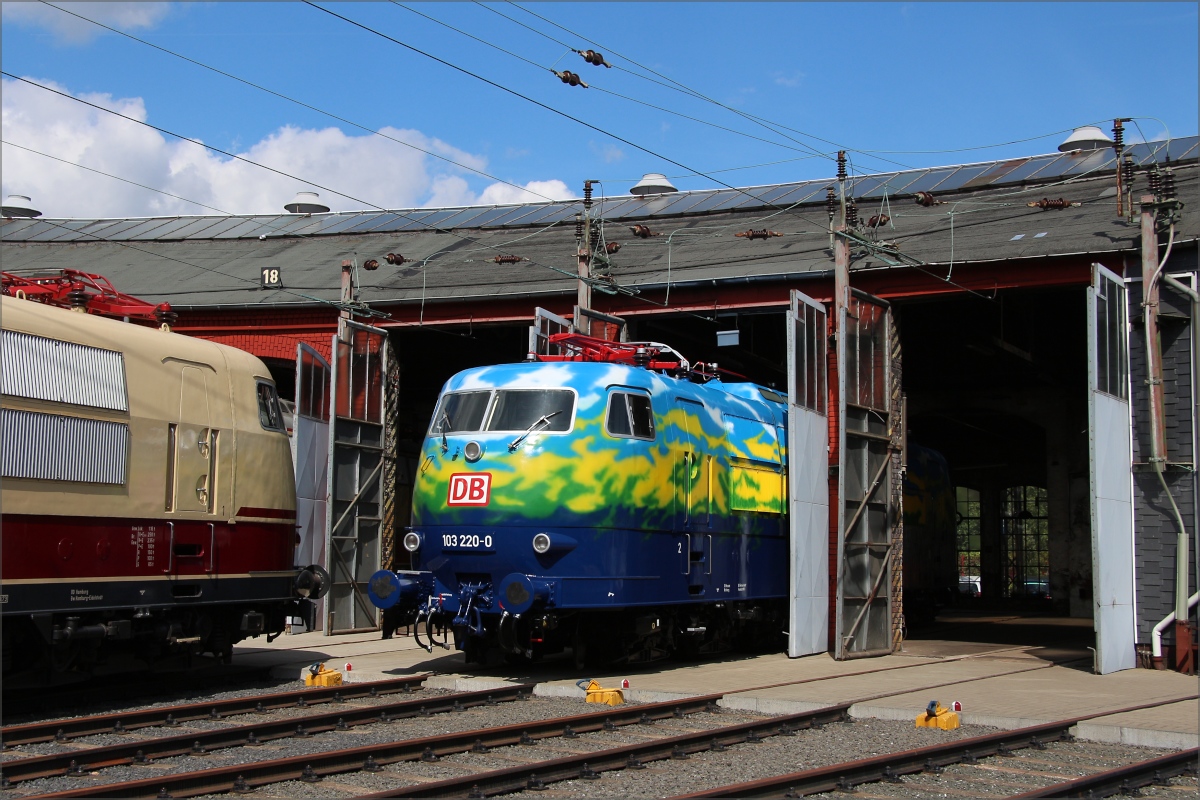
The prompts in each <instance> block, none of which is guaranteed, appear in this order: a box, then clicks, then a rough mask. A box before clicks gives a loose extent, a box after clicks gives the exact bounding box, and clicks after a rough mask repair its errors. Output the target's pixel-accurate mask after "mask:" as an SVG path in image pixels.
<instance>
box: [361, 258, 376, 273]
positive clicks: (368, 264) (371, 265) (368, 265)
mask: <svg viewBox="0 0 1200 800" xmlns="http://www.w3.org/2000/svg"><path fill="white" fill-rule="evenodd" d="M363 269H365V270H367V271H371V270H376V269H379V262H378V261H376V260H375V259H373V258H368V259H367V260H366V261H364V262H363Z"/></svg>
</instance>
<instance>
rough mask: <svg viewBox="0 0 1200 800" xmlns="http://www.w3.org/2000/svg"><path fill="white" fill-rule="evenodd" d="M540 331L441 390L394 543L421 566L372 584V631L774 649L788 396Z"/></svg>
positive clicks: (463, 645)
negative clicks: (544, 346)
mask: <svg viewBox="0 0 1200 800" xmlns="http://www.w3.org/2000/svg"><path fill="white" fill-rule="evenodd" d="M551 342H552V343H554V344H558V345H559V346H561V347H566V348H567V349H568V352H569V353H571V354H570V355H567V356H541V357H539V358H540V359H541V363H528V362H527V363H520V364H507V365H499V366H492V367H481V368H477V369H470V370H466V371H464V372H461V373H459V374H457V375H455V376H454V377H453V378H451V379H450V380H449V381H448V382H447V384H446V385H445V387H444V388H443V390H442V394H441V397H440V399H439V401H438V404H437V408H436V411H435V412H434V416H433V420H432V422H431V425H430V428H429V432H428V435H427V437H426V439H425V441H424V444H423V447H422V451H421V455H420V464H419V468H418V475H417V482H416V488H415V490H414V496H413V516H412V527H411V528H410V529H408V532H407V533H406V534H405V535H404V538H403V545H404V547H405V549H407V550H408V551H409V552H410V553H411V554H412V558H413V562H414V566H416V567H417V569H415V570H406V571H390V570H381V571H380V572H377V573H376V574H375V575H374V576H373V577H372V579H371V581H370V586H369V595H370V597H371V599H372V601H373V602H374V603H375V605H376V606H378V607H380V608H383V609H386V612H385V619H384V626H385V633H386V632H390V630H391V629H392V628H394V627H395V626H396V625H398V624H400V622H401V621H407V620H413V621H415V622H416V631H417V636H418V641H419V642H420V643H421V644H422V646H424V647H425V648H426V649H427V650H432V647H433V646H434V645H435V644H436V645H440V646H442V647H445V648H449V644H448V643H447V642H445V641H438V640H437V638H436V632H437V631H438V630H442V631H444V630H445V629H447V628H449V629H450V630H452V631H453V637H454V646H455V647H456V648H457V649H459V650H463V651H465V655H466V658H467V660H468V661H475V662H487V661H488V660H489V659H490V658H494V656H495V655H501V654H502V655H504V656H506V657H508V658H509V659H510V660H514V659H515V660H521V659H528V658H536V657H538V656H540V655H542V654H546V653H552V652H558V651H561V650H563V649H565V648H568V647H569V648H572V649H573V653H574V657H575V660H576V662H577V663H579V664H580V665H582V664H583V663H585V662H586V661H593V660H595V661H600V660H603V661H606V662H614V661H624V662H628V663H632V662H640V661H649V660H654V659H657V658H662V657H665V656H668V655H671V654H680V655H691V654H701V653H714V652H720V651H723V650H727V649H729V648H731V647H734V646H739V647H743V646H749V647H754V646H770V647H774V646H778V645H779V644H780V643H781V642H782V636H783V632H782V628H783V627H784V626H785V625H786V620H787V614H786V598H787V595H788V583H787V563H788V533H787V528H786V517H785V506H786V497H787V490H786V487H787V475H786V467H785V465H786V463H787V454H786V449H785V442H786V436H785V425H786V405H785V401H784V398H783V397H781V396H780V395H778V394H777V393H776V392H774V391H772V390H770V389H767V388H765V387H761V386H757V385H754V384H750V383H723V382H722V381H720V380H718V379H716V378H715V376H714V375H713V374H711V373H705V372H704V371H703V370H698V369H691V368H690V367H689V365H688V363H687V362H686V361H685V360H683V359H682V358H679V357H678V356H677V354H675V355H674V357H673V356H672V353H673V351H671V350H670V348H667V347H665V346H663V345H658V344H653V343H637V344H628V343H615V342H606V341H603V340H598V339H591V338H589V337H584V336H580V335H576V334H562V335H558V336H555V337H552V338H551ZM414 614H415V618H414V616H413V615H414ZM422 628H423V629H424V633H425V636H426V640H421V639H420V638H419V637H420V635H421V630H422Z"/></svg>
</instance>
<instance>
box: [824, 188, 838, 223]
mask: <svg viewBox="0 0 1200 800" xmlns="http://www.w3.org/2000/svg"><path fill="white" fill-rule="evenodd" d="M825 212H826V213H827V214H829V221H830V222H833V218H834V217H835V216H837V195H836V194H835V193H834V191H833V187H832V186H830V187H829V188H828V189H826V190H825Z"/></svg>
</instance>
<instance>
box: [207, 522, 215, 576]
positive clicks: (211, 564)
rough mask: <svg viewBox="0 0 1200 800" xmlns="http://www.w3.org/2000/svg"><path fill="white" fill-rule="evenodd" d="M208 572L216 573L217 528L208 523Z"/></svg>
mask: <svg viewBox="0 0 1200 800" xmlns="http://www.w3.org/2000/svg"><path fill="white" fill-rule="evenodd" d="M207 571H208V572H216V571H217V526H216V525H215V524H213V523H211V522H210V523H208V570H207Z"/></svg>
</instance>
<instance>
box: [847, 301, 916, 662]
mask: <svg viewBox="0 0 1200 800" xmlns="http://www.w3.org/2000/svg"><path fill="white" fill-rule="evenodd" d="M846 291H847V296H846V297H845V298H844V301H845V302H843V303H841V304H840V307H839V308H838V319H837V373H838V415H837V424H838V471H837V473H838V478H837V481H838V491H837V496H838V508H837V521H838V525H837V530H838V541H837V547H838V550H837V559H838V561H837V563H838V576H837V594H836V600H835V617H834V657H835V658H837V659H839V660H840V659H847V658H855V657H861V656H868V655H886V654H888V653H891V652H892V651H893V649H894V642H895V636H894V632H893V627H894V624H893V619H894V616H893V611H894V609H893V600H894V598H893V587H892V583H893V569H892V567H893V561H894V549H895V547H896V543H897V538H898V535H899V534H900V533H902V531H899V530H895V529H894V526H896V525H898V524H900V520H901V519H902V515H900V514H899V513H897V512H898V509H896V508H895V505H896V493H895V492H894V491H893V489H894V485H893V484H894V482H895V480H896V479H897V478H898V475H897V472H898V470H897V469H895V467H896V466H897V457H898V453H897V452H896V451H897V449H898V448H896V447H895V441H894V440H895V438H896V426H895V415H896V414H897V413H898V408H897V405H898V404H896V403H894V402H893V401H892V393H893V386H892V382H893V377H894V376H893V372H892V348H893V344H894V343H895V342H894V337H895V331H894V329H893V321H892V310H891V304H890V303H888V302H887V301H886V300H882V299H880V298H878V297H874V296H872V295H869V294H866V293H865V292H861V291H859V290H857V289H852V288H849V287H847V289H846ZM852 306H854V307H856V308H862V307H863V306H875V307H877V308H878V309H880V312H881V313H880V316H879V317H878V318H877V324H878V325H879V326H881V327H880V328H876V329H874V330H873V332H872V335H877V336H879V338H880V339H881V341H879V342H876V344H877V345H878V348H879V349H878V350H873V351H872V363H871V364H870V365H869V368H870V372H871V374H870V383H871V386H872V391H871V397H870V398H869V402H867V403H864V402H862V401H863V399H864V398H863V395H862V389H863V385H862V383H861V381H860V378H861V376H862V370H861V366H862V361H861V358H860V356H861V355H862V352H861V351H860V350H859V349H857V348H858V346H859V345H860V343H861V337H859V336H857V335H856V337H855V345H856V350H855V353H854V355H855V359H854V362H853V364H851V363H849V361H848V358H849V355H850V353H849V348H848V341H849V338H850V337H849V336H848V335H847V334H848V332H849V323H848V320H849V319H850V318H853V319H855V320H858V319H859V318H860V317H857V316H854V315H852V314H851V313H850V309H851V307H852ZM880 333H881V334H882V335H881V336H880V335H879V334H880ZM877 359H878V360H879V362H878V364H876V360H877ZM876 366H878V374H876ZM851 367H853V370H854V372H855V375H854V376H853V383H852V381H851V375H850V372H851ZM850 388H854V389H855V390H856V397H855V398H854V399H855V400H856V401H858V402H855V403H851V402H850V398H849V397H848V395H847V392H848V391H849V389H850ZM852 417H853V420H852V419H851V418H852ZM852 421H853V422H854V425H853V427H854V430H851V427H852V426H851V422H852ZM872 428H874V430H872ZM900 439H901V441H903V432H902V431H901V432H900ZM852 443H853V444H854V449H855V451H856V452H855V455H858V454H859V453H861V454H862V456H863V461H862V463H861V464H860V465H859V466H860V467H861V469H860V470H859V471H858V472H857V473H855V477H856V479H857V480H856V483H857V484H858V486H857V487H856V488H859V489H861V494H862V496H861V497H857V496H856V497H855V498H848V497H847V494H848V489H849V485H848V480H847V479H848V477H849V476H850V474H851V467H852V466H853V465H852V464H851V462H850V458H851V453H850V446H851V444H852ZM881 448H882V454H880V452H879V450H880V449H881ZM881 495H882V498H883V512H884V513H883V514H882V515H880V514H879V513H878V506H879V505H880V503H879V498H880V496H881ZM850 502H855V507H854V509H853V510H852V511H851V512H850V515H849V518H847V510H848V505H849V503H850ZM870 506H875V507H876V513H875V514H874V515H872V514H871V513H870V508H869V507H870ZM860 524H861V525H862V526H863V527H862V528H860V527H859V526H860ZM859 530H861V531H862V533H863V537H862V541H856V542H851V541H850V537H851V536H854V535H855V533H856V531H859ZM851 549H853V550H856V551H857V550H859V549H861V550H862V552H861V553H854V554H853V555H851V554H850V553H849V552H848V551H849V550H851ZM877 553H879V554H880V555H876V554H877ZM851 559H856V561H857V562H858V563H856V564H855V565H854V566H856V567H858V568H857V569H854V570H851V569H850V566H851V565H850V560H851ZM873 559H878V564H877V572H876V574H875V575H874V577H873V578H872V577H871V576H872V573H873V571H874V566H873V564H872V560H873ZM863 567H865V571H864V569H863ZM852 578H853V579H856V580H859V581H860V582H861V587H860V588H862V589H863V590H864V591H865V594H864V595H863V596H861V597H857V596H856V597H852V598H850V599H851V600H856V601H859V602H861V604H862V605H861V607H859V608H858V609H857V611H855V612H854V616H853V618H850V617H849V616H848V615H849V614H850V613H851V612H850V609H848V608H847V603H846V600H847V597H846V588H847V583H848V582H849V581H850V580H851V579H852ZM868 584H869V586H868ZM881 592H882V598H881ZM881 600H882V601H883V602H881ZM881 605H882V606H883V607H884V610H883V611H882V613H883V614H884V615H885V619H884V622H883V623H882V624H883V625H884V627H885V629H886V631H887V636H886V640H885V641H877V640H878V639H881V638H882V634H875V633H874V632H873V631H872V625H873V624H874V626H875V627H878V625H879V624H880V623H879V622H878V621H877V620H876V619H875V617H877V616H878V614H879V613H881V612H880V611H879V610H876V611H875V613H874V614H871V613H870V612H871V611H872V610H873V609H879V606H881ZM864 624H865V625H866V627H863V626H864ZM859 645H861V646H859Z"/></svg>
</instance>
